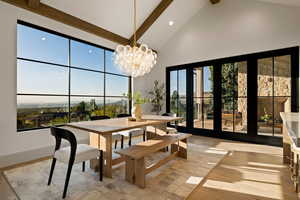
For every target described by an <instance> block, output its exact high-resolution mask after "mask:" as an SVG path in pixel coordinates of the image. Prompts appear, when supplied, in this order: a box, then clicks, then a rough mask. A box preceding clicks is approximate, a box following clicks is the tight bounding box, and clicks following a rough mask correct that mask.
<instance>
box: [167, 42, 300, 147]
mask: <svg viewBox="0 0 300 200" xmlns="http://www.w3.org/2000/svg"><path fill="white" fill-rule="evenodd" d="M298 77H299V47H293V48H287V49H280V50H274V51H269V52H262V53H255V54H250V55H243V56H236V57H231V58H224V59H218V60H212V61H205V62H199V63H192V64H186V65H182V66H176V67H168V68H167V70H166V86H167V102H166V105H167V112H173V113H177V115H178V116H182V117H184V120H182V121H181V122H180V123H179V129H180V131H188V132H192V133H194V134H200V135H208V136H214V137H221V138H229V139H236V140H242V141H250V142H256V143H265V144H273V145H281V141H282V139H281V137H282V133H281V132H282V121H281V119H280V115H279V113H280V112H291V111H292V112H296V111H298Z"/></svg>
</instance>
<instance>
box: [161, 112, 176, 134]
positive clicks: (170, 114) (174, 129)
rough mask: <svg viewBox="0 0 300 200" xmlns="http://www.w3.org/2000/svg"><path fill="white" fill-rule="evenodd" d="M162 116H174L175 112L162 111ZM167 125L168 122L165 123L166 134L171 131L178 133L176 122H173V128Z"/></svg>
mask: <svg viewBox="0 0 300 200" xmlns="http://www.w3.org/2000/svg"><path fill="white" fill-rule="evenodd" d="M162 116H168V117H176V114H175V113H163V114H162ZM168 125H169V123H167V127H166V132H167V134H169V133H171V134H172V133H173V134H175V133H178V131H177V122H175V128H173V127H169V126H168Z"/></svg>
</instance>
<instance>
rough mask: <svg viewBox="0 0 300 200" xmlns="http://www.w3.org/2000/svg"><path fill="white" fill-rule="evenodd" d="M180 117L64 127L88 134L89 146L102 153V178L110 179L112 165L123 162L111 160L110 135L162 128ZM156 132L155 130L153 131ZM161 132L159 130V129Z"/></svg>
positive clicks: (155, 117) (158, 117)
mask: <svg viewBox="0 0 300 200" xmlns="http://www.w3.org/2000/svg"><path fill="white" fill-rule="evenodd" d="M182 119H183V118H182V117H170V116H159V115H143V117H142V121H130V120H129V118H128V117H122V118H112V119H104V120H95V121H82V122H73V123H69V124H67V125H66V126H68V127H71V128H75V129H80V130H83V131H87V132H89V133H90V145H91V146H93V147H96V148H98V149H101V150H103V152H104V168H103V169H104V170H103V173H104V176H106V177H109V178H112V168H113V165H117V164H119V163H121V162H123V161H124V159H123V157H119V158H116V159H113V151H112V142H113V141H112V134H113V133H117V132H121V131H127V130H130V129H135V128H147V127H164V126H166V124H167V123H170V122H176V121H179V120H182ZM154 130H155V132H156V128H155V129H154ZM160 130H161V128H160Z"/></svg>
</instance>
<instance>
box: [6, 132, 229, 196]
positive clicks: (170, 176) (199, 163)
mask: <svg viewBox="0 0 300 200" xmlns="http://www.w3.org/2000/svg"><path fill="white" fill-rule="evenodd" d="M197 139H198V138H197V136H193V138H192V140H190V141H193V143H189V148H188V160H184V159H181V158H175V159H174V160H172V161H170V162H168V163H167V164H166V165H164V166H162V167H160V168H159V169H156V170H155V171H153V172H152V173H150V174H148V175H147V177H146V188H145V189H140V188H139V187H137V186H135V185H132V184H130V183H128V182H126V181H125V164H124V163H121V164H120V165H118V166H116V167H115V168H114V170H113V178H112V179H110V178H104V180H103V182H99V181H98V180H99V178H98V173H96V172H94V171H93V170H91V169H90V168H89V167H86V171H85V172H82V171H81V164H78V165H74V167H73V170H72V174H71V179H70V184H69V188H68V195H67V197H66V199H68V200H94V199H97V200H98V199H103V200H106V199H113V200H141V199H143V200H148V199H149V200H150V199H151V200H153V199H155V200H167V199H170V200H171V199H172V200H176V199H185V198H186V197H187V196H188V194H190V193H191V192H192V191H193V189H194V188H195V187H196V186H197V184H199V183H200V181H201V180H202V179H203V178H204V177H205V176H206V175H207V174H208V172H209V171H210V170H211V169H212V168H214V167H215V166H216V165H217V164H218V162H219V161H220V160H221V159H222V158H223V157H224V156H225V155H226V154H227V151H225V150H222V149H216V148H214V147H210V146H207V145H203V144H197ZM200 139H201V138H200V137H199V140H200ZM166 154H168V152H158V153H155V154H153V155H152V156H151V157H148V158H147V159H146V160H147V163H148V164H150V163H152V162H156V161H157V160H159V159H161V158H163V157H164V156H166ZM50 165H51V160H46V161H42V162H38V163H34V164H31V165H27V166H24V167H20V168H15V169H11V170H8V171H5V172H4V174H5V176H6V177H7V179H8V181H9V183H10V184H11V185H12V187H13V189H14V190H15V191H16V193H17V194H18V196H19V197H20V199H21V200H56V199H61V198H62V192H63V187H64V182H65V176H66V170H67V165H65V164H63V163H57V164H56V168H55V171H54V174H53V179H52V184H51V186H47V180H48V176H49V171H50Z"/></svg>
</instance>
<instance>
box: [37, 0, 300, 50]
mask: <svg viewBox="0 0 300 200" xmlns="http://www.w3.org/2000/svg"><path fill="white" fill-rule="evenodd" d="M221 1H226V0H221ZM241 1H243V0H241ZM259 1H263V2H269V3H278V4H283V5H290V6H300V0H259ZM41 2H42V3H45V4H47V5H49V6H52V7H54V8H57V9H59V10H62V11H64V12H66V13H68V14H71V15H73V16H76V17H78V18H80V19H83V20H85V21H87V22H90V23H92V24H95V25H97V26H99V27H102V28H104V29H106V30H109V31H111V32H113V33H116V34H119V35H121V36H123V37H125V38H130V37H131V35H132V34H133V0H88V1H80V0H63V1H62V0H41ZM160 2H161V0H138V1H137V19H138V27H140V25H141V24H142V23H143V22H144V21H145V19H146V18H147V17H148V16H149V15H150V14H151V12H152V11H153V10H154V9H155V8H156V6H157V5H158V4H159V3H160ZM207 3H209V0H174V1H173V2H172V3H171V4H170V6H169V7H168V8H167V9H166V10H165V11H164V12H163V13H162V15H161V16H160V17H159V18H158V19H157V20H156V21H155V23H154V24H153V25H152V26H151V27H150V28H149V29H148V30H147V31H146V33H145V34H144V35H143V36H142V38H141V39H140V42H144V43H147V44H149V45H150V46H151V47H152V48H154V49H157V50H159V49H160V48H161V47H162V45H163V44H164V42H165V41H167V40H168V38H170V37H171V36H172V35H173V33H175V32H176V31H177V30H178V29H179V28H180V27H181V26H183V25H184V24H185V23H186V22H187V21H188V20H189V19H190V18H191V17H192V16H193V15H195V14H196V13H197V12H198V11H199V10H200V9H201V8H202V7H204V6H205V5H206V4H207ZM171 20H172V21H174V25H173V26H172V27H170V26H168V22H169V21H171Z"/></svg>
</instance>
